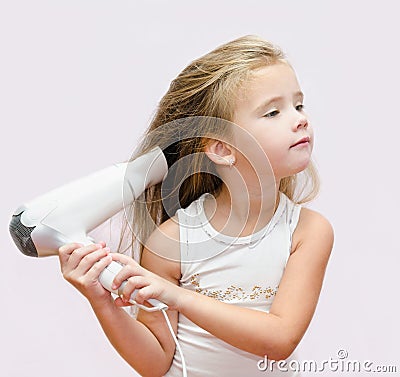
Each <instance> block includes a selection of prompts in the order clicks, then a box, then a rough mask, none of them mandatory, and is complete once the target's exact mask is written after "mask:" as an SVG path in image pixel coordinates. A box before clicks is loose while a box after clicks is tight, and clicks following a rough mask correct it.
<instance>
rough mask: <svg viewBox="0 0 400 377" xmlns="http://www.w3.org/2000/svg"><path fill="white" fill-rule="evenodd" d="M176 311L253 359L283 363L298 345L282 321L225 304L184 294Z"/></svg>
mask: <svg viewBox="0 0 400 377" xmlns="http://www.w3.org/2000/svg"><path fill="white" fill-rule="evenodd" d="M179 311H180V313H182V314H183V315H184V316H186V317H187V318H188V319H190V320H191V321H192V322H194V323H195V324H196V325H198V326H200V327H201V328H203V329H205V330H206V331H208V332H209V333H211V334H212V335H214V336H216V337H217V338H219V339H221V340H223V341H225V342H227V343H229V344H231V345H232V346H234V347H237V348H239V349H241V350H244V351H247V352H250V353H252V354H255V355H259V356H264V355H268V357H269V358H270V359H275V360H280V359H286V358H287V357H289V356H290V354H291V353H292V352H293V350H294V348H295V347H296V345H297V343H296V342H294V341H291V337H290V334H289V331H288V328H287V326H285V324H284V321H283V320H282V319H281V318H280V317H278V316H276V315H274V314H270V313H266V312H261V311H258V310H252V309H247V308H242V307H238V306H235V305H230V304H226V303H223V302H220V301H218V300H215V299H213V298H210V297H207V296H204V295H202V294H199V293H196V292H193V291H189V290H185V293H183V294H182V296H181V299H180V302H179Z"/></svg>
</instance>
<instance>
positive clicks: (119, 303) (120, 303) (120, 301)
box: [114, 296, 133, 307]
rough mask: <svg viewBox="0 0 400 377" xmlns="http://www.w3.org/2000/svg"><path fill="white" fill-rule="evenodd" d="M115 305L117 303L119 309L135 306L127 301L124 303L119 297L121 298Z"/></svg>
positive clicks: (117, 299) (115, 301)
mask: <svg viewBox="0 0 400 377" xmlns="http://www.w3.org/2000/svg"><path fill="white" fill-rule="evenodd" d="M114 303H115V305H116V306H118V307H123V306H132V305H133V304H131V303H130V302H125V301H123V300H122V298H121V297H119V296H118V297H117V298H116V299H115V300H114Z"/></svg>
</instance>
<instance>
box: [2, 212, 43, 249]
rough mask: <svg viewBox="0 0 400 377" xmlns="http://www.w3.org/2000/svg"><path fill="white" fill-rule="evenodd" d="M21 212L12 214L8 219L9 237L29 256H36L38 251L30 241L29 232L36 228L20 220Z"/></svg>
mask: <svg viewBox="0 0 400 377" xmlns="http://www.w3.org/2000/svg"><path fill="white" fill-rule="evenodd" d="M22 213H23V212H21V213H19V214H18V215H13V216H12V219H11V221H10V225H9V230H10V234H11V237H12V239H13V241H14V243H15V245H16V246H17V247H18V249H19V250H20V251H21V252H22V253H23V254H25V255H27V256H29V257H37V256H38V252H37V250H36V247H35V244H34V243H33V241H32V238H31V233H32V232H33V230H34V229H35V228H36V227H35V226H25V225H24V224H22V222H21V216H22Z"/></svg>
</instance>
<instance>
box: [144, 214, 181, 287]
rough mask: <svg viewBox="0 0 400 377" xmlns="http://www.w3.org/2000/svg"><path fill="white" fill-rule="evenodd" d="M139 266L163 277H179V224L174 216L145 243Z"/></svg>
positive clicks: (159, 227)
mask: <svg viewBox="0 0 400 377" xmlns="http://www.w3.org/2000/svg"><path fill="white" fill-rule="evenodd" d="M141 264H142V265H143V266H144V267H145V268H148V269H149V270H151V271H152V272H155V273H157V274H158V275H160V276H162V277H165V278H167V279H169V280H171V278H179V277H180V273H181V270H180V241H179V224H178V220H177V218H176V217H175V216H174V217H172V218H170V219H168V220H166V221H164V222H163V223H162V224H161V225H159V226H158V227H157V228H156V229H155V230H154V232H153V233H152V234H151V235H150V237H149V238H148V239H147V241H146V243H145V247H144V249H143V252H142V256H141Z"/></svg>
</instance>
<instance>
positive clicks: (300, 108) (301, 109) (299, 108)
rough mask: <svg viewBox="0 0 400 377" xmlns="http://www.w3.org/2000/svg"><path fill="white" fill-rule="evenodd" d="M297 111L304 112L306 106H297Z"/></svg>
mask: <svg viewBox="0 0 400 377" xmlns="http://www.w3.org/2000/svg"><path fill="white" fill-rule="evenodd" d="M296 110H297V111H303V110H304V105H303V104H302V105H297V106H296Z"/></svg>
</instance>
